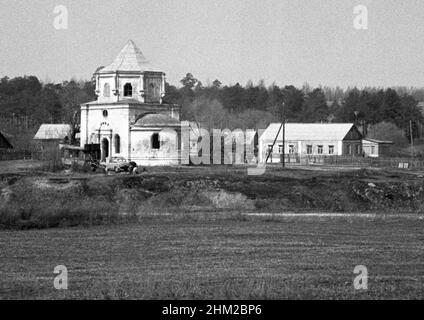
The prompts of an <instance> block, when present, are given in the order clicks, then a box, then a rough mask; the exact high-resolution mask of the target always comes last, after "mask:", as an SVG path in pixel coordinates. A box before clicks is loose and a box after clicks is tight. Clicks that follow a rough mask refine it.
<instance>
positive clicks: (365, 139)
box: [362, 138, 393, 144]
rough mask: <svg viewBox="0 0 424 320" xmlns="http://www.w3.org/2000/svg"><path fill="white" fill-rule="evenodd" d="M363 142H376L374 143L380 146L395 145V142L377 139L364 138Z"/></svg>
mask: <svg viewBox="0 0 424 320" xmlns="http://www.w3.org/2000/svg"><path fill="white" fill-rule="evenodd" d="M362 141H369V142H374V143H379V144H393V141H389V140H377V139H371V138H364V139H362Z"/></svg>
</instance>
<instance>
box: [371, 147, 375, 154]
mask: <svg viewBox="0 0 424 320" xmlns="http://www.w3.org/2000/svg"><path fill="white" fill-rule="evenodd" d="M371 154H375V146H371Z"/></svg>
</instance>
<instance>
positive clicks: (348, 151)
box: [347, 144, 352, 154]
mask: <svg viewBox="0 0 424 320" xmlns="http://www.w3.org/2000/svg"><path fill="white" fill-rule="evenodd" d="M347 153H348V154H352V146H351V145H350V144H348V145H347Z"/></svg>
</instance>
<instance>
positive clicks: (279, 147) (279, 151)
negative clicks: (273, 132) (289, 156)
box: [278, 144, 283, 153]
mask: <svg viewBox="0 0 424 320" xmlns="http://www.w3.org/2000/svg"><path fill="white" fill-rule="evenodd" d="M278 153H283V145H282V144H279V145H278Z"/></svg>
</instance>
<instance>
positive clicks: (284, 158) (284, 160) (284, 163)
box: [282, 101, 286, 168]
mask: <svg viewBox="0 0 424 320" xmlns="http://www.w3.org/2000/svg"><path fill="white" fill-rule="evenodd" d="M282 111H283V114H282V118H283V119H282V123H283V168H285V167H286V104H285V102H284V101H283V110H282Z"/></svg>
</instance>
